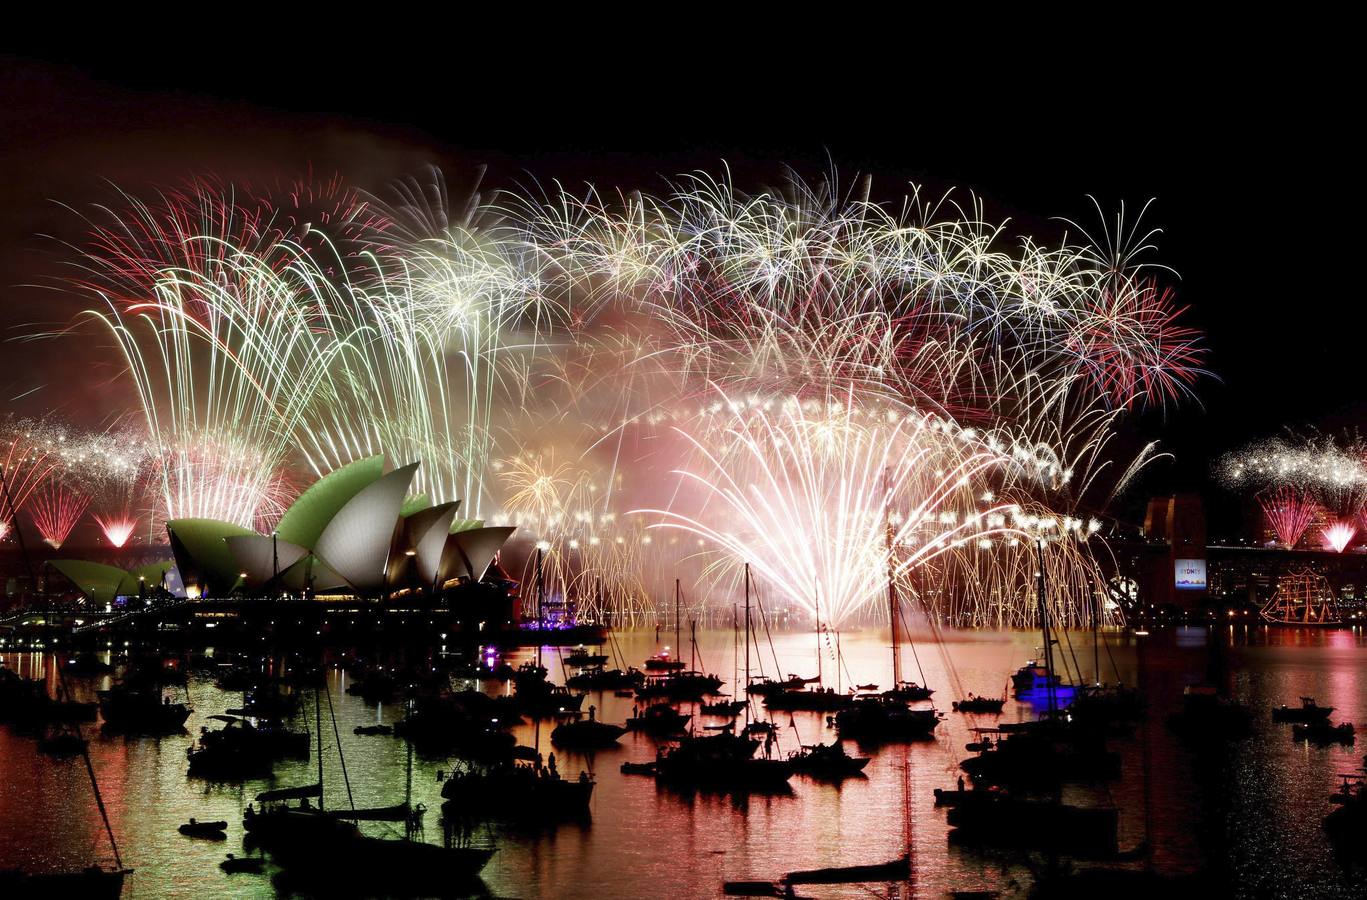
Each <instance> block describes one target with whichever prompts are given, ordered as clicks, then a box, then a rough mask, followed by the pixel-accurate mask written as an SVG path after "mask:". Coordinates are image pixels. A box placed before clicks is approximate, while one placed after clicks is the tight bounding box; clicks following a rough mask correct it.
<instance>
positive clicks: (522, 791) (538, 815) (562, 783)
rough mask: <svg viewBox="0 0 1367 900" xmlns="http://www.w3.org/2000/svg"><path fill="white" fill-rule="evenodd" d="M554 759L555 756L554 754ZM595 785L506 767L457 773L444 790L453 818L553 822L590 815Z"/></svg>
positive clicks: (446, 811)
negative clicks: (590, 804) (590, 803)
mask: <svg viewBox="0 0 1367 900" xmlns="http://www.w3.org/2000/svg"><path fill="white" fill-rule="evenodd" d="M552 757H554V754H552ZM593 788H594V781H593V779H592V778H590V777H589V776H588V774H587V773H581V774H580V776H579V777H578V778H561V777H560V775H559V774H558V773H557V772H556V771H555V770H554V769H552V768H549V767H546V766H539V765H525V764H519V763H505V764H501V765H496V766H489V767H475V768H471V769H469V770H467V771H465V772H453V773H451V775H450V776H449V777H448V778H447V779H446V782H445V784H443V785H442V786H441V796H442V799H444V800H445V801H447V802H445V803H443V804H442V813H443V815H446V816H447V817H448V818H456V819H460V818H465V819H471V820H475V821H482V820H486V819H496V820H512V821H523V822H527V821H538V822H541V823H546V824H549V823H553V822H559V821H563V820H566V819H577V818H584V817H586V816H588V814H589V801H590V800H591V799H593Z"/></svg>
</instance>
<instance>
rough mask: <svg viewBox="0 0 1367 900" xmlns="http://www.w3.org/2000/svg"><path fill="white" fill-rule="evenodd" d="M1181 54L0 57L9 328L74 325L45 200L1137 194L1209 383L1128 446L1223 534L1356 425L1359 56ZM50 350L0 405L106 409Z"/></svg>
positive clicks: (1283, 44) (1023, 220)
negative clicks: (451, 186) (1147, 448)
mask: <svg viewBox="0 0 1367 900" xmlns="http://www.w3.org/2000/svg"><path fill="white" fill-rule="evenodd" d="M1243 27H1244V26H1240V28H1241V29H1242V28H1243ZM1181 34H1182V36H1181V37H1178V38H1176V39H1174V40H1173V41H1171V42H1170V43H1142V42H1141V44H1140V45H1139V46H1128V47H1126V46H1121V45H1119V44H1115V45H1110V44H1104V45H1101V46H1097V45H1095V43H1094V44H1093V45H1092V46H1090V47H1089V48H1088V51H1087V52H1086V53H1085V54H1083V53H1080V52H1076V48H1073V49H1069V50H1066V51H1064V55H1061V56H1060V55H1058V53H1055V52H1052V51H1051V52H1048V53H1046V52H1045V51H1043V50H1040V51H1039V54H1038V56H1032V55H1031V54H1030V53H1028V52H1027V53H1025V54H1024V55H1023V56H1022V57H1021V58H1020V59H1010V58H1005V59H995V64H989V63H988V62H987V60H989V59H993V51H992V50H989V49H985V48H984V49H979V50H969V49H964V48H957V47H956V48H949V51H948V52H945V53H942V54H939V55H936V54H932V53H929V52H927V51H926V50H925V49H924V48H922V47H914V48H913V47H910V46H908V47H906V48H904V52H903V53H901V54H897V53H893V54H892V55H887V54H883V53H880V54H878V58H877V59H876V60H875V59H873V58H872V57H871V56H870V57H868V58H866V57H865V56H861V55H859V54H852V51H846V50H842V51H841V53H842V57H841V58H840V59H839V60H823V59H822V58H821V57H820V56H819V55H817V54H813V53H804V52H801V51H800V49H799V48H789V47H787V46H785V45H784V44H782V43H781V42H779V43H778V44H777V45H776V46H774V47H773V48H772V50H770V51H769V52H770V53H771V54H772V55H771V56H766V55H764V53H763V52H761V53H759V54H758V55H757V54H755V53H747V54H746V55H745V57H744V58H745V60H746V61H745V62H744V63H737V62H735V60H732V61H731V62H726V63H723V62H717V61H709V60H708V59H704V58H699V59H683V58H680V57H678V56H677V51H674V50H661V51H660V52H659V54H658V57H657V56H654V55H652V54H651V53H650V50H649V48H637V49H636V50H635V52H633V53H624V52H623V50H622V48H621V47H611V48H606V47H605V48H603V49H604V52H602V53H598V52H594V51H593V50H592V49H584V50H579V51H576V52H574V53H573V54H572V55H571V56H569V57H566V58H556V59H554V60H548V59H544V58H540V57H539V55H538V54H539V53H540V52H543V51H542V49H541V48H538V49H537V50H536V51H531V52H528V51H525V50H524V51H522V55H521V56H519V55H518V54H517V53H514V52H512V51H511V50H509V49H508V48H506V47H501V46H499V45H497V44H494V45H492V46H491V47H490V48H489V49H487V50H484V51H478V54H477V55H472V53H471V50H470V48H469V47H468V46H463V45H462V46H454V47H453V48H452V49H451V50H450V52H449V53H442V54H435V55H434V54H431V53H426V52H424V53H413V54H410V55H406V54H405V53H403V52H398V53H396V54H394V55H393V57H392V58H389V59H385V60H384V61H383V62H379V61H376V60H371V59H367V60H366V61H365V64H364V65H351V66H347V65H339V66H336V67H334V68H327V69H323V70H316V69H312V68H309V67H296V66H288V65H287V66H281V65H272V64H270V63H271V60H270V57H269V56H263V57H260V58H255V57H246V56H234V57H232V58H231V59H225V60H216V61H215V64H213V65H204V66H186V65H168V64H167V62H166V60H165V59H163V58H161V57H158V56H156V55H143V54H128V55H125V56H124V57H121V58H119V59H116V60H101V59H99V58H97V57H92V56H88V55H81V56H79V57H77V56H76V55H75V54H71V55H70V58H67V59H61V58H60V57H58V56H47V57H45V58H44V59H43V60H41V61H40V60H39V59H37V58H36V57H35V56H33V55H28V56H18V55H11V56H3V55H0V97H3V98H4V102H3V103H0V291H3V294H0V297H3V298H4V299H3V301H0V305H2V306H3V309H2V310H0V321H3V323H4V325H5V326H6V328H7V334H8V335H14V334H16V333H18V332H20V331H23V330H25V329H31V323H34V322H40V321H49V322H60V321H62V320H63V319H64V318H65V316H66V315H67V314H68V313H69V311H70V309H71V307H70V306H69V304H66V305H64V304H63V303H62V301H61V299H60V298H58V297H54V296H52V295H50V294H48V293H46V292H40V291H35V290H32V289H29V288H25V287H23V286H22V285H25V284H27V283H30V282H33V281H35V280H37V279H39V278H41V277H42V276H43V275H44V274H51V273H52V272H53V271H54V265H55V260H54V259H53V258H52V253H53V247H52V245H51V243H50V242H47V241H43V240H40V239H37V238H35V234H38V233H54V232H55V233H59V234H60V233H69V231H70V228H71V225H72V221H71V220H72V216H71V214H70V213H69V212H67V211H65V210H63V209H61V208H60V207H59V206H58V205H56V204H55V203H53V202H52V201H55V200H60V201H63V202H66V203H71V204H73V205H80V204H83V203H88V202H90V201H92V200H96V199H101V198H107V197H108V193H107V191H108V189H107V187H106V186H104V185H102V183H101V179H109V180H111V181H113V182H115V183H117V184H119V185H120V186H122V187H126V188H129V189H131V190H133V191H134V192H136V191H137V190H138V189H139V188H141V187H145V186H147V185H149V184H159V185H167V184H172V185H173V184H175V183H177V182H178V181H180V180H181V179H183V178H185V177H186V176H189V175H192V174H203V173H206V172H212V173H217V174H219V175H222V176H224V177H226V178H231V179H242V178H245V179H251V180H255V181H274V180H276V179H284V180H288V179H291V178H293V177H295V176H296V175H298V174H299V173H301V172H303V171H304V170H305V169H306V168H307V167H309V166H311V167H312V168H313V170H314V172H316V173H322V174H331V173H332V172H341V173H342V174H343V175H345V176H346V177H347V178H348V180H349V181H351V182H352V183H353V184H355V185H357V186H360V187H365V188H373V189H379V188H381V187H382V186H383V185H384V183H385V182H387V181H388V180H389V179H391V178H393V177H396V176H399V175H402V174H405V173H411V172H413V171H416V170H417V169H418V168H419V167H421V166H423V165H425V164H427V163H435V164H437V165H440V166H441V167H442V168H443V169H445V170H446V172H447V174H448V177H450V178H451V180H452V181H453V183H458V182H460V181H462V180H464V179H466V178H468V177H469V176H470V175H471V174H472V173H473V172H474V171H476V168H477V167H478V166H481V165H487V166H488V167H489V172H488V176H487V177H486V184H487V185H489V186H491V187H504V186H514V185H516V184H518V183H524V184H525V183H528V182H529V181H530V180H532V179H533V178H535V179H537V180H541V181H548V180H551V179H555V178H559V179H561V180H564V181H569V182H576V181H582V180H584V179H589V180H593V181H595V182H597V183H599V184H602V185H609V184H611V185H623V186H626V187H632V186H642V187H654V188H658V187H659V186H660V184H661V178H662V177H665V176H671V175H675V174H678V173H681V172H685V171H688V170H692V169H696V168H700V167H701V168H707V169H710V170H711V171H714V172H716V171H718V170H719V165H720V161H721V160H725V161H726V162H727V163H729V164H730V166H731V168H732V171H733V173H735V176H736V181H737V182H738V183H739V184H740V185H741V186H743V187H758V186H760V185H762V184H768V183H775V182H777V181H778V180H779V179H780V177H781V175H782V165H783V164H785V163H786V164H789V165H792V166H794V167H796V168H797V169H798V170H799V171H801V172H803V173H805V174H808V175H813V176H815V175H820V174H821V173H823V172H824V171H826V170H827V169H828V167H829V165H830V163H831V162H832V161H833V162H834V163H835V165H836V166H837V168H838V170H839V172H840V174H841V176H842V179H845V180H849V179H851V178H852V176H854V175H856V174H862V173H870V174H872V175H873V176H874V179H875V180H874V194H875V196H877V197H882V198H886V199H893V198H895V197H898V196H900V194H901V193H902V189H903V185H904V184H905V183H906V182H907V181H915V182H919V183H922V184H924V185H926V186H927V187H928V188H931V189H935V190H937V191H938V190H941V189H944V188H947V187H952V186H957V187H960V188H964V189H968V190H972V191H975V192H977V193H978V194H979V195H980V196H982V197H984V198H985V201H986V204H987V210H988V216H989V218H1004V217H1011V218H1013V219H1014V220H1016V221H1017V222H1019V223H1020V227H1021V229H1022V230H1025V231H1033V232H1037V233H1038V232H1043V233H1044V234H1046V235H1047V234H1050V233H1052V232H1051V231H1050V230H1051V229H1055V228H1057V227H1059V226H1057V225H1055V224H1051V223H1050V221H1049V220H1050V217H1055V216H1057V217H1066V218H1071V219H1075V220H1079V221H1084V222H1094V221H1095V213H1094V212H1093V210H1092V206H1091V203H1090V201H1089V200H1088V199H1087V195H1088V194H1092V195H1095V196H1096V197H1097V198H1098V199H1099V200H1100V201H1101V202H1102V204H1103V206H1105V207H1106V208H1107V209H1110V210H1114V209H1115V208H1116V206H1117V205H1118V204H1119V202H1120V201H1122V200H1123V201H1125V202H1126V203H1127V204H1128V205H1129V206H1130V207H1131V208H1132V209H1137V208H1138V207H1139V206H1141V205H1142V204H1143V203H1144V201H1146V200H1148V199H1150V198H1154V199H1156V201H1157V202H1156V203H1155V205H1154V206H1153V208H1152V209H1151V211H1150V215H1149V217H1148V219H1147V220H1146V221H1147V222H1148V223H1149V224H1151V225H1157V226H1161V227H1162V228H1163V231H1164V233H1163V235H1162V237H1161V241H1160V251H1161V253H1160V257H1159V258H1160V260H1161V261H1162V262H1164V263H1166V264H1167V265H1170V266H1172V267H1173V268H1174V269H1176V270H1177V271H1178V273H1180V276H1181V277H1180V279H1176V278H1174V279H1173V284H1174V286H1175V287H1176V288H1177V291H1178V298H1179V300H1180V302H1182V303H1184V304H1187V305H1189V306H1190V307H1191V311H1190V313H1189V321H1190V322H1191V323H1192V324H1194V325H1197V326H1199V327H1201V328H1202V329H1204V330H1205V331H1206V333H1207V335H1208V345H1209V348H1210V356H1209V367H1210V368H1211V369H1212V371H1213V372H1214V373H1215V374H1216V375H1217V376H1218V380H1216V379H1211V380H1206V381H1205V382H1203V383H1202V384H1200V385H1199V386H1198V396H1199V400H1200V402H1199V404H1198V403H1187V404H1185V405H1184V406H1182V407H1181V408H1179V409H1176V410H1169V411H1168V412H1166V413H1165V414H1162V415H1159V414H1150V415H1147V416H1144V417H1143V419H1142V421H1141V422H1140V423H1138V425H1139V428H1140V431H1141V433H1143V434H1144V435H1147V436H1150V437H1159V438H1161V439H1162V440H1163V444H1164V446H1165V447H1166V448H1168V449H1170V450H1173V451H1174V452H1176V453H1177V454H1178V461H1177V463H1175V464H1172V465H1167V466H1165V467H1163V468H1162V469H1160V470H1156V471H1154V472H1153V473H1151V474H1150V476H1148V478H1147V481H1146V483H1145V484H1144V485H1143V488H1144V489H1152V490H1154V491H1166V490H1172V489H1199V490H1203V491H1204V492H1206V493H1207V494H1208V496H1209V499H1210V500H1211V501H1212V503H1213V507H1214V508H1213V513H1214V519H1215V524H1216V529H1217V531H1218V530H1219V529H1220V528H1221V527H1222V525H1223V524H1224V523H1227V522H1229V521H1231V515H1232V510H1233V508H1234V506H1233V504H1232V502H1231V500H1230V498H1229V497H1228V496H1227V495H1223V492H1221V491H1220V490H1219V489H1218V488H1213V489H1210V490H1208V491H1207V490H1205V489H1206V483H1207V480H1208V474H1209V466H1210V459H1211V458H1212V457H1213V456H1215V455H1218V454H1219V453H1220V452H1222V451H1224V450H1226V449H1229V448H1230V447H1232V446H1236V445H1238V444H1239V443H1241V442H1243V441H1246V440H1248V439H1250V438H1254V437H1258V436H1261V435H1264V434H1267V433H1271V432H1276V431H1277V430H1279V429H1281V428H1282V427H1283V426H1286V425H1296V424H1306V423H1309V424H1317V425H1321V426H1325V427H1329V428H1337V427H1344V426H1355V425H1357V424H1358V423H1359V422H1360V421H1361V413H1362V411H1363V405H1362V404H1361V403H1360V401H1359V399H1358V398H1359V388H1358V380H1359V373H1360V371H1361V368H1362V367H1361V366H1360V364H1359V357H1360V354H1361V351H1360V346H1361V344H1362V329H1361V326H1360V322H1359V317H1358V315H1357V309H1358V307H1359V305H1360V304H1361V303H1362V299H1361V298H1360V296H1359V294H1360V289H1359V286H1358V283H1357V280H1356V278H1354V277H1353V275H1354V273H1355V272H1357V271H1358V269H1359V268H1360V266H1359V264H1358V260H1357V259H1356V254H1357V252H1358V249H1359V244H1360V239H1359V235H1358V230H1359V227H1360V226H1357V225H1356V223H1355V219H1356V217H1357V212H1356V211H1357V210H1358V209H1360V207H1361V202H1362V198H1361V193H1362V191H1361V177H1360V175H1359V172H1360V164H1359V159H1360V157H1361V138H1360V137H1359V136H1358V135H1357V134H1356V130H1357V129H1356V127H1355V126H1357V125H1358V124H1359V122H1358V119H1360V109H1361V99H1360V96H1358V95H1357V93H1356V92H1350V90H1351V87H1352V85H1353V83H1354V82H1355V81H1356V80H1357V77H1356V75H1352V76H1351V80H1350V72H1349V70H1348V64H1347V62H1346V59H1347V57H1344V56H1341V55H1340V54H1339V53H1338V52H1337V50H1336V49H1335V48H1333V47H1332V46H1323V47H1320V48H1318V50H1317V48H1316V47H1314V46H1310V45H1308V44H1307V43H1306V39H1304V38H1303V36H1302V35H1299V34H1297V30H1296V29H1295V28H1287V29H1285V30H1283V29H1281V28H1280V27H1279V26H1277V25H1276V23H1270V24H1269V26H1268V30H1267V31H1265V32H1249V31H1247V30H1220V29H1216V30H1212V31H1209V32H1201V33H1195V32H1192V33H1187V32H1185V31H1183V32H1181ZM1318 39H1319V38H1318V37H1317V38H1316V40H1318ZM552 46H553V45H552ZM1293 47H1294V48H1295V51H1296V52H1295V53H1294V54H1292V53H1289V52H1288V51H1289V50H1290V49H1291V48H1293ZM764 49H765V48H761V50H764ZM1024 49H1025V50H1027V51H1028V50H1030V49H1031V48H1029V47H1025V48H1024ZM400 51H402V48H400ZM544 52H555V53H558V54H565V53H569V52H570V50H568V49H565V48H559V49H556V50H546V51H544ZM848 54H852V55H848ZM1350 223H1351V224H1350ZM54 349H55V348H54V346H53V345H50V344H48V345H35V344H18V345H15V344H10V345H8V346H7V347H6V349H5V359H4V361H0V391H3V398H4V401H5V403H6V404H7V405H9V406H11V407H17V408H20V409H23V410H26V411H33V410H34V409H45V408H47V407H48V406H50V405H52V404H61V405H65V406H70V405H71V404H73V403H79V404H81V405H82V406H83V408H82V409H81V410H80V413H86V412H88V411H89V408H90V407H91V405H93V407H94V408H96V409H98V408H99V406H100V399H99V398H100V396H101V389H100V388H99V387H98V385H97V386H95V387H94V388H93V389H90V390H86V391H83V392H81V393H80V395H79V396H80V400H79V401H77V400H73V399H72V394H71V392H69V391H66V390H63V391H60V392H59V391H56V390H54V388H53V387H52V385H55V384H57V383H60V382H61V381H62V379H63V376H64V375H65V373H66V372H68V371H72V372H79V371H81V369H80V361H79V360H70V359H65V358H61V357H58V356H56V355H55V354H54V352H53V351H54ZM71 377H81V378H88V376H86V375H79V376H76V375H73V376H71ZM42 385H48V387H46V388H44V389H42V390H40V391H38V392H37V393H34V394H29V395H27V396H24V397H23V399H22V400H19V401H14V400H13V399H12V398H15V397H18V396H20V395H24V394H26V392H28V391H31V390H33V389H34V388H38V387H41V386H42ZM67 412H68V413H72V414H75V413H76V411H75V410H72V409H67ZM1364 430H1367V429H1364ZM1138 493H1142V491H1140V492H1138Z"/></svg>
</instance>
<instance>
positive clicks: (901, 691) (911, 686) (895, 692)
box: [883, 681, 935, 703]
mask: <svg viewBox="0 0 1367 900" xmlns="http://www.w3.org/2000/svg"><path fill="white" fill-rule="evenodd" d="M934 693H935V692H934V691H933V690H931V689H930V688H928V687H922V686H921V685H919V684H917V683H916V682H914V681H901V682H898V684H897V687H895V688H893V689H892V690H890V691H884V692H883V696H884V697H887V698H888V699H889V700H902V701H904V702H906V703H918V702H920V701H922V700H929V699H930V696H931V695H932V694H934Z"/></svg>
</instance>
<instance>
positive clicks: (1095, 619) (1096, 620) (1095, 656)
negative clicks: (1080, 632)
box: [1092, 589, 1101, 687]
mask: <svg viewBox="0 0 1367 900" xmlns="http://www.w3.org/2000/svg"><path fill="white" fill-rule="evenodd" d="M1100 641H1101V598H1100V597H1099V596H1098V595H1097V592H1096V590H1095V589H1093V591H1092V671H1093V672H1095V673H1096V686H1097V687H1101V644H1100Z"/></svg>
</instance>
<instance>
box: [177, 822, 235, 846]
mask: <svg viewBox="0 0 1367 900" xmlns="http://www.w3.org/2000/svg"><path fill="white" fill-rule="evenodd" d="M227 829H228V823H227V822H226V821H223V820H221V819H220V820H219V821H217V822H200V821H198V820H196V819H191V820H190V821H188V822H186V823H184V824H183V825H181V826H180V827H179V828H177V829H176V830H177V831H179V832H180V833H181V834H183V835H185V836H186V837H197V838H208V839H209V840H211V841H221V840H223V839H225V838H226V837H227V836H228V835H227V834H225V833H224V832H226V831H227Z"/></svg>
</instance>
